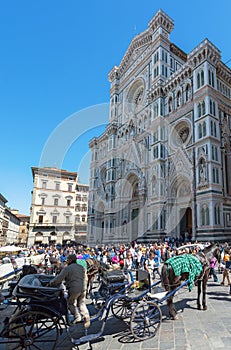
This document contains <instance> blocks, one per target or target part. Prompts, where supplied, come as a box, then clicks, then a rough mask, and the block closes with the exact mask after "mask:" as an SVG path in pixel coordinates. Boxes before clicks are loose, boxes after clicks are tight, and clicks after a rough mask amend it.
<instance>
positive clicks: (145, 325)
mask: <svg viewBox="0 0 231 350" xmlns="http://www.w3.org/2000/svg"><path fill="white" fill-rule="evenodd" d="M214 251H215V248H214V250H212V249H211V250H210V251H209V253H211V254H214ZM206 273H207V272H206V269H204V270H203V269H202V275H201V277H202V278H203V277H204V276H205V274H206ZM118 275H119V274H118ZM171 276H173V274H171ZM107 277H108V276H106V277H105V278H106V282H105V285H106V286H107V288H108V292H107V295H104V297H102V294H101V295H100V293H99V297H100V298H101V299H102V298H103V303H97V298H93V299H95V308H96V313H95V314H94V315H92V316H91V323H94V322H96V321H101V322H102V325H101V328H100V330H99V331H98V332H97V333H88V332H90V329H89V330H87V329H86V330H85V333H84V334H83V335H78V336H77V337H74V336H73V334H74V333H72V330H73V327H74V328H76V327H80V326H81V324H75V325H72V324H71V322H70V319H69V313H68V308H67V301H66V298H65V293H64V290H63V288H62V287H61V286H59V287H58V288H51V287H47V286H46V285H47V283H48V282H49V280H50V279H51V278H53V277H52V276H48V275H39V274H34V275H26V276H24V277H23V278H22V279H21V280H20V281H19V283H18V284H17V285H16V286H15V289H14V292H13V295H14V297H15V301H13V302H12V303H14V304H15V306H16V309H15V312H14V313H13V315H12V316H11V317H10V319H9V320H8V322H6V323H5V327H4V329H3V330H2V332H1V334H0V336H1V338H0V344H1V343H4V344H7V346H8V347H7V348H8V349H11V350H13V349H27V350H29V349H30V350H32V349H37V350H46V349H49V350H52V349H55V348H56V344H57V341H58V338H59V335H60V334H61V333H62V332H63V331H66V332H67V334H68V335H69V336H70V340H71V342H72V344H74V345H75V346H77V347H78V345H80V344H83V343H86V342H89V343H91V341H93V340H95V339H97V338H99V337H101V336H102V335H103V332H104V328H105V324H106V322H107V319H108V317H109V316H110V312H111V313H112V315H114V316H115V317H117V318H119V319H121V320H125V321H126V322H128V324H129V327H130V331H131V333H132V335H133V336H134V338H136V339H139V340H144V339H148V338H151V337H153V336H155V334H156V333H157V331H158V328H159V326H160V324H161V321H162V312H161V308H160V305H161V304H162V303H163V302H164V301H166V300H167V302H168V304H169V306H170V312H171V307H172V298H173V296H174V294H175V293H176V292H177V291H178V290H179V289H180V288H182V287H184V286H186V285H188V284H189V282H190V281H189V279H188V278H185V280H184V281H183V283H182V281H181V282H180V281H179V279H178V280H177V283H176V280H172V281H168V283H172V282H173V283H175V284H174V285H173V284H169V285H168V288H166V289H167V290H166V291H161V292H160V293H155V291H156V290H157V289H158V285H159V283H160V282H161V281H157V282H155V283H154V285H152V286H150V276H149V274H148V273H147V272H146V271H138V272H137V276H136V277H137V281H138V282H142V283H140V285H141V286H142V287H143V290H138V293H134V285H132V284H128V283H127V282H126V281H125V280H123V281H122V280H120V281H107ZM175 277H176V276H175ZM175 277H174V278H175ZM165 283H166V280H165ZM111 284H112V285H113V288H111ZM116 285H117V287H118V288H117V289H116ZM122 286H123V288H122ZM203 305H205V304H204V301H203ZM172 316H173V315H172Z"/></svg>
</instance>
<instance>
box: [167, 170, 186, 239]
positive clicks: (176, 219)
mask: <svg viewBox="0 0 231 350" xmlns="http://www.w3.org/2000/svg"><path fill="white" fill-rule="evenodd" d="M168 232H169V233H170V234H172V235H175V236H177V237H180V236H181V237H182V238H183V240H185V239H188V240H190V239H191V238H192V191H191V184H190V181H189V180H188V179H187V178H186V177H178V178H177V179H175V180H174V182H173V183H172V186H171V201H170V205H169V215H168Z"/></svg>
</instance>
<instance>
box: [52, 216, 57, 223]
mask: <svg viewBox="0 0 231 350" xmlns="http://www.w3.org/2000/svg"><path fill="white" fill-rule="evenodd" d="M52 223H53V224H56V223H57V216H55V215H54V216H53V217H52Z"/></svg>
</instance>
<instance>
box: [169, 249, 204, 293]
mask: <svg viewBox="0 0 231 350" xmlns="http://www.w3.org/2000/svg"><path fill="white" fill-rule="evenodd" d="M165 264H167V265H168V266H172V268H173V271H174V274H175V276H180V275H182V274H183V273H186V272H187V273H188V280H189V291H190V292H191V290H192V287H193V282H194V281H195V278H196V277H198V276H200V274H201V272H202V264H201V263H200V261H199V260H198V259H197V258H196V257H195V256H193V255H191V254H184V255H177V256H173V257H172V258H170V259H168V260H166V261H165Z"/></svg>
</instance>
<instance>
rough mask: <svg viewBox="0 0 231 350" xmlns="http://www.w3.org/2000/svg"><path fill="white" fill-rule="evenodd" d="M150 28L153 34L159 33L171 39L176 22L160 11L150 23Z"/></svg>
mask: <svg viewBox="0 0 231 350" xmlns="http://www.w3.org/2000/svg"><path fill="white" fill-rule="evenodd" d="M148 27H149V30H151V31H152V32H153V33H155V32H157V31H158V32H159V34H165V36H167V37H169V34H170V33H171V31H172V30H173V28H174V21H173V19H172V18H171V17H169V16H168V15H167V14H166V13H165V12H164V11H162V10H159V11H158V12H157V13H156V14H155V16H154V17H153V18H152V19H151V21H150V22H149V24H148Z"/></svg>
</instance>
